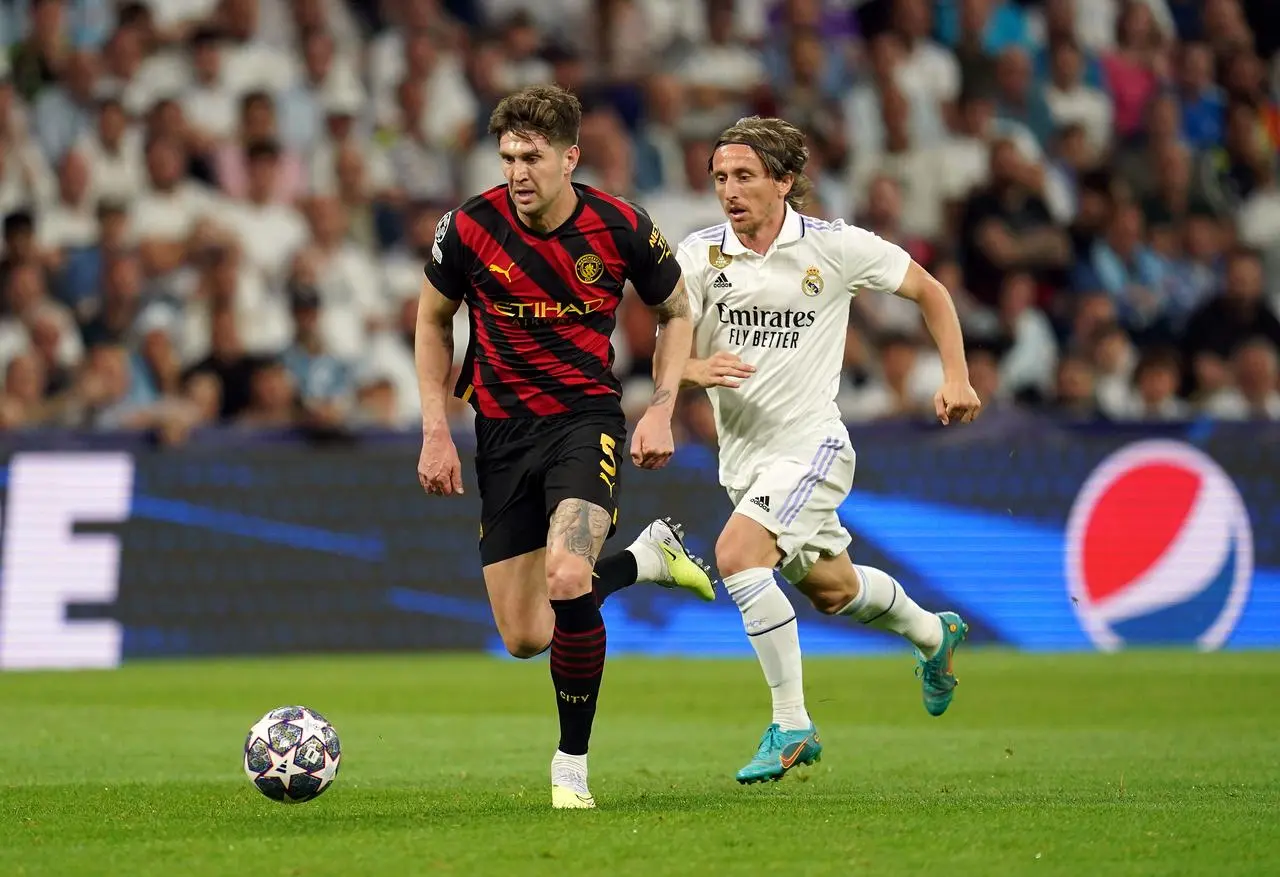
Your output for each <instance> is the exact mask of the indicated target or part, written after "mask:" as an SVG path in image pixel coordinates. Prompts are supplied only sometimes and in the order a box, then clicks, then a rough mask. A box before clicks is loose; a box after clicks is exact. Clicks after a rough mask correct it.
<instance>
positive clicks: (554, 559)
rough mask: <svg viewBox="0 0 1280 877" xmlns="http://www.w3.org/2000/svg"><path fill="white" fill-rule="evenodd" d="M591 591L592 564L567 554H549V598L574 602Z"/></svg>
mask: <svg viewBox="0 0 1280 877" xmlns="http://www.w3.org/2000/svg"><path fill="white" fill-rule="evenodd" d="M590 591H591V562H590V561H589V560H587V559H586V558H585V557H580V556H578V555H576V554H569V553H565V552H554V553H553V552H550V551H548V552H547V597H548V598H550V599H552V600H573V599H575V598H577V597H581V596H582V595H583V594H586V593H589V592H590Z"/></svg>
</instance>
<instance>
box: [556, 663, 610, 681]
mask: <svg viewBox="0 0 1280 877" xmlns="http://www.w3.org/2000/svg"><path fill="white" fill-rule="evenodd" d="M551 672H553V673H555V674H556V675H557V676H563V677H564V678H565V679H597V678H599V677H600V676H601V675H603V674H604V661H601V662H599V663H598V664H595V665H593V666H585V667H584V666H583V665H581V664H570V665H566V664H564V663H563V662H561V661H557V660H556V659H555V658H552V659H551Z"/></svg>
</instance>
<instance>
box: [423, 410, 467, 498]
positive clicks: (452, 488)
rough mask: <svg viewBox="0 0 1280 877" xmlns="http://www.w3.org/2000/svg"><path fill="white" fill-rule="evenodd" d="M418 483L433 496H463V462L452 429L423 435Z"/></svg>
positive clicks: (441, 428)
mask: <svg viewBox="0 0 1280 877" xmlns="http://www.w3.org/2000/svg"><path fill="white" fill-rule="evenodd" d="M418 483H419V484H421V485H422V489H423V490H425V491H426V492H427V493H428V494H430V495H432V496H452V495H453V494H455V493H457V494H462V493H465V491H464V490H463V489H462V461H461V460H459V459H458V449H457V447H456V446H455V445H454V444H453V436H451V435H450V434H449V427H448V426H445V425H441V426H440V427H438V428H436V429H430V430H424V431H423V433H422V453H421V454H419V455H418Z"/></svg>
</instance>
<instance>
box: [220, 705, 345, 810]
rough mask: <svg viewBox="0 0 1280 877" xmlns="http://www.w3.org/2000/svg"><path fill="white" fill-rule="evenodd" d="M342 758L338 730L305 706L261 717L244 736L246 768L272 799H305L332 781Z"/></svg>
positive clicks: (297, 801)
mask: <svg viewBox="0 0 1280 877" xmlns="http://www.w3.org/2000/svg"><path fill="white" fill-rule="evenodd" d="M341 761H342V745H341V744H340V743H339V742H338V732H337V731H335V730H334V729H333V725H330V724H329V722H328V720H327V719H325V717H324V716H322V715H320V714H319V713H318V712H316V711H315V710H312V709H307V708H306V707H304V706H282V707H280V708H279V709H274V710H272V711H271V712H269V713H267V714H266V715H265V716H263V717H262V718H260V719H258V721H257V722H256V723H254V726H253V727H252V728H250V729H249V736H248V737H246V738H245V741H244V772H245V773H246V774H248V775H249V780H250V781H251V782H252V783H253V784H254V785H255V786H256V787H257V788H258V791H259V792H261V793H262V794H264V795H266V796H267V797H268V798H270V799H271V800H272V801H279V802H280V803H282V804H301V803H303V802H304V801H310V800H311V799H312V798H318V797H319V796H320V795H321V794H322V793H323V792H324V790H325V789H327V788H329V786H330V785H332V784H333V780H334V778H335V777H337V775H338V765H339V764H340V763H341Z"/></svg>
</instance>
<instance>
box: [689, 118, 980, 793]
mask: <svg viewBox="0 0 1280 877" xmlns="http://www.w3.org/2000/svg"><path fill="white" fill-rule="evenodd" d="M807 159H808V150H807V149H806V148H805V145H804V135H803V134H802V133H801V132H800V131H799V130H797V129H796V128H795V127H793V126H792V125H790V124H788V123H786V122H784V121H782V120H780V119H762V118H758V117H751V118H746V119H741V120H739V121H738V123H737V124H735V125H733V126H732V127H730V128H728V129H727V130H725V131H724V133H723V134H722V135H721V136H720V138H719V140H718V141H717V143H716V145H715V148H714V150H713V153H712V157H711V160H710V162H709V166H708V171H709V172H710V173H711V175H712V177H713V178H714V180H715V188H716V194H717V196H718V197H719V199H720V204H721V206H722V208H723V209H724V212H725V216H726V218H727V222H725V223H723V224H721V225H717V226H714V227H712V228H709V229H705V230H703V231H701V232H695V233H694V234H692V235H690V236H689V237H688V238H686V239H685V240H684V241H683V242H682V243H681V244H680V246H679V247H678V248H677V252H676V259H677V260H678V261H679V262H680V265H681V267H682V268H683V269H684V277H685V283H686V287H687V289H688V292H689V300H690V311H691V313H692V316H693V320H694V352H693V358H692V359H690V361H689V362H688V363H687V364H686V366H685V371H684V384H685V385H686V386H689V385H693V386H700V387H706V388H707V392H708V394H709V396H710V398H711V403H712V406H713V407H714V409H715V421H716V428H717V434H718V439H719V445H720V451H719V453H720V480H721V483H722V484H723V485H724V486H725V488H726V489H727V490H728V492H729V497H730V499H731V500H732V502H733V504H734V512H733V514H732V516H731V517H730V518H729V521H728V523H727V524H726V525H725V527H724V530H723V531H722V532H721V534H720V538H719V539H718V541H717V543H716V563H717V565H718V566H719V571H720V575H721V577H722V579H723V581H724V584H725V589H726V590H727V591H728V592H729V595H730V596H731V597H732V598H733V600H734V602H735V603H736V604H737V606H738V608H739V610H740V611H741V613H742V620H743V625H744V626H745V628H746V632H747V635H748V637H749V638H750V641H751V644H752V645H753V646H754V647H755V651H756V655H757V657H758V658H759V660H760V665H761V667H762V668H763V670H764V676H765V679H766V681H767V682H768V684H769V688H770V690H771V691H772V693H773V721H772V723H771V724H770V725H769V727H768V728H767V729H766V731H765V733H764V736H763V738H762V739H761V741H760V745H759V748H758V750H757V752H756V754H755V756H754V757H753V758H752V759H751V760H750V762H749V763H748V764H747V765H746V766H745V767H743V768H742V769H741V770H740V771H739V772H738V775H737V779H738V781H739V782H742V783H751V782H760V781H764V780H776V779H780V778H781V777H782V776H783V775H784V774H785V773H786V772H787V771H788V770H790V769H791V768H792V767H794V766H795V765H797V764H809V763H812V762H813V761H815V760H817V758H818V756H819V755H820V754H821V752H822V743H821V742H820V740H819V737H818V730H817V728H816V727H815V725H814V723H813V721H812V720H811V719H810V717H809V714H808V711H807V710H806V708H805V701H804V686H803V680H802V671H801V658H800V642H799V636H798V634H797V630H796V620H795V610H794V609H793V608H792V604H791V602H790V600H789V599H788V598H787V595H786V594H785V593H784V592H783V591H782V589H781V588H779V587H778V585H777V583H776V581H775V579H774V571H775V570H778V571H780V572H781V574H782V577H783V578H784V579H786V580H787V581H788V582H790V583H791V584H793V585H795V587H796V588H797V589H798V590H799V591H800V592H801V593H803V594H804V595H805V596H806V597H808V598H809V600H810V601H811V602H812V603H813V605H814V606H815V607H816V608H818V609H819V610H820V611H822V612H825V613H828V614H831V615H845V616H849V617H851V618H852V619H854V620H856V621H859V622H861V623H863V624H866V625H869V626H872V627H876V628H880V629H882V630H889V631H893V632H895V633H898V634H901V635H902V636H904V637H905V638H906V639H907V640H909V641H910V642H911V643H912V644H913V645H914V646H915V647H916V649H917V658H918V660H919V663H920V675H921V677H922V680H923V698H924V705H925V708H926V709H927V710H928V711H929V713H931V714H932V715H935V716H936V715H941V714H942V713H943V712H944V711H945V710H946V709H947V707H948V705H949V704H950V702H951V697H952V693H953V690H954V688H955V685H956V677H955V674H954V673H953V672H952V668H951V658H952V653H953V652H954V651H955V649H956V647H957V646H958V645H959V644H960V643H961V642H962V641H963V640H964V638H965V635H966V633H967V631H968V627H967V625H966V624H965V623H964V621H963V620H961V618H960V617H959V616H958V615H956V614H955V613H954V612H942V613H940V614H934V613H932V612H926V611H925V610H924V609H921V608H920V607H919V606H918V605H917V604H916V603H915V602H914V601H913V600H912V599H911V598H910V597H908V596H907V595H906V594H905V593H904V592H903V590H902V586H901V585H900V584H899V583H898V582H897V580H895V579H894V578H893V577H892V576H891V575H889V574H888V573H886V572H883V571H881V570H879V569H874V568H872V567H868V566H862V565H855V564H854V563H853V561H852V560H851V559H850V557H849V555H848V553H847V552H846V549H847V548H848V546H849V543H850V537H849V533H848V531H846V530H845V528H844V526H843V525H842V524H841V523H840V518H839V516H838V514H837V510H838V508H839V507H840V505H841V503H842V502H843V501H844V499H845V497H846V496H847V495H848V494H849V491H850V489H851V488H852V486H853V470H854V451H853V447H852V445H851V444H850V441H849V433H848V431H847V429H846V428H845V426H844V424H843V423H842V422H841V419H840V412H839V410H838V409H837V407H836V403H835V397H836V390H837V388H838V386H839V383H840V372H841V362H842V358H843V354H844V349H845V334H846V332H847V329H848V324H849V306H850V303H851V301H852V300H853V296H854V294H856V293H857V292H859V291H861V290H870V291H872V292H877V293H889V294H893V295H898V296H901V297H903V298H906V299H909V300H911V301H914V302H916V303H917V304H918V305H919V307H920V310H921V312H922V314H923V316H924V321H925V324H926V325H927V327H928V329H929V331H930V333H931V334H932V336H933V338H934V341H935V342H936V343H937V346H938V350H939V352H940V354H941V356H942V364H943V368H944V373H945V381H944V383H943V385H942V388H941V389H940V390H939V391H938V393H937V395H936V396H935V397H934V402H935V407H936V410H937V415H938V417H939V419H940V420H941V421H942V423H944V424H951V423H965V422H968V421H970V420H972V419H973V418H974V417H975V416H976V415H977V414H978V411H979V409H980V407H981V403H980V402H979V400H978V396H977V394H976V393H975V392H974V390H973V387H972V386H970V384H969V377H968V369H967V366H966V363H965V357H964V345H963V341H962V337H961V330H960V322H959V320H958V318H957V316H956V312H955V308H954V306H953V304H952V301H951V296H950V295H949V294H948V293H947V290H946V289H945V288H944V287H943V286H942V284H940V283H938V281H937V280H935V279H934V278H933V277H931V276H930V275H929V274H928V272H926V271H925V270H924V269H923V268H921V267H920V266H919V265H918V264H916V263H915V262H914V261H913V260H912V259H911V257H910V256H908V255H907V254H906V252H904V251H903V250H902V249H901V248H899V247H897V246H895V245H894V244H891V243H889V242H888V241H885V240H882V239H881V238H879V237H877V236H876V235H874V234H872V233H870V232H867V231H864V230H863V229H860V228H857V227H854V226H850V225H846V224H844V222H842V221H840V220H836V221H835V222H825V221H822V220H819V219H815V218H813V217H810V216H805V215H804V214H802V213H800V212H798V210H799V208H800V207H801V206H802V205H803V202H804V196H805V195H806V193H807V191H808V189H809V181H808V180H807V179H806V178H805V176H804V167H805V163H806V161H807ZM668 340H669V341H670V342H671V343H674V342H675V339H674V338H672V339H668Z"/></svg>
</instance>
